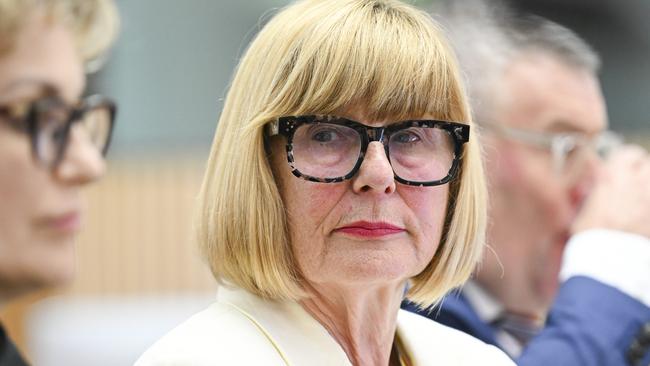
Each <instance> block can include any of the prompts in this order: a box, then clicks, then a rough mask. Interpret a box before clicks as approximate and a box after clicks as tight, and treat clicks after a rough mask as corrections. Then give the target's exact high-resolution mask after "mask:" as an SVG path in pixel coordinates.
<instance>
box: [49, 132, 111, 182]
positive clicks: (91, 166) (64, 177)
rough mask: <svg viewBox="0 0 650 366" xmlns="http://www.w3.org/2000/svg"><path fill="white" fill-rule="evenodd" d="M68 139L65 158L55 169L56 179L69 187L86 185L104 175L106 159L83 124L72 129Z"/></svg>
mask: <svg viewBox="0 0 650 366" xmlns="http://www.w3.org/2000/svg"><path fill="white" fill-rule="evenodd" d="M68 139H69V141H68V145H67V147H66V150H65V151H64V155H63V158H62V160H61V162H60V163H59V165H57V166H56V168H55V169H54V176H55V178H56V179H58V180H59V181H61V182H63V183H65V184H68V185H85V184H88V183H91V182H94V181H95V180H97V179H99V178H100V177H101V176H102V175H104V173H105V171H106V162H105V161H104V157H103V156H102V154H101V152H100V151H99V150H98V149H97V148H96V147H95V146H94V145H93V144H92V142H91V141H90V137H89V136H88V133H87V132H86V131H85V129H84V127H83V126H82V125H81V124H76V125H74V126H73V127H72V130H71V131H70V135H69V136H68Z"/></svg>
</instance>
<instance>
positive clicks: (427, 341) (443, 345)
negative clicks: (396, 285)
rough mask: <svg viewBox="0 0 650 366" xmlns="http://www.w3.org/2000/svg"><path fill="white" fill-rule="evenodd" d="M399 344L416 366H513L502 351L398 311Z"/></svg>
mask: <svg viewBox="0 0 650 366" xmlns="http://www.w3.org/2000/svg"><path fill="white" fill-rule="evenodd" d="M398 328H399V332H400V333H399V334H400V337H402V341H403V342H405V344H406V346H407V348H408V349H409V350H410V352H411V353H412V355H413V357H414V358H415V359H416V360H420V364H423V365H428V364H450V365H451V364H453V365H479V364H483V365H495V366H499V365H504V366H505V365H508V366H510V365H515V364H514V362H513V361H512V359H510V357H508V356H507V355H506V354H505V353H504V352H503V351H502V350H500V349H498V348H497V347H494V346H492V345H489V344H486V343H484V342H483V341H481V340H479V339H477V338H474V337H472V336H471V335H469V334H466V333H463V332H461V331H459V330H456V329H453V328H450V327H448V326H445V325H442V324H440V323H437V322H435V321H433V320H431V319H428V318H426V317H423V316H421V315H418V314H414V313H411V312H408V311H405V310H400V312H399V315H398Z"/></svg>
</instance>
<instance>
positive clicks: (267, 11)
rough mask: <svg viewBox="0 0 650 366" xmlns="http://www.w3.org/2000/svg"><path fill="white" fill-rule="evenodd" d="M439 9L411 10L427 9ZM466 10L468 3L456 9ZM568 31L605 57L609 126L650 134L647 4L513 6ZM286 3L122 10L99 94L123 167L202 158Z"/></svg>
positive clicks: (192, 0) (567, 1)
mask: <svg viewBox="0 0 650 366" xmlns="http://www.w3.org/2000/svg"><path fill="white" fill-rule="evenodd" d="M434 1H435V0H428V1H427V0H422V1H411V2H413V3H415V4H417V5H418V6H421V7H423V8H425V9H426V8H427V7H429V6H430V5H431V3H433V2H434ZM456 1H463V0H456ZM509 2H510V3H511V4H512V5H513V6H514V7H516V8H519V9H523V10H527V11H530V12H533V13H537V14H540V15H542V16H545V17H548V18H550V19H552V20H555V21H557V22H559V23H561V24H564V25H566V26H568V27H570V28H572V29H574V30H576V31H577V32H578V33H580V34H581V35H582V36H583V37H584V38H586V39H587V40H588V41H589V42H590V43H591V44H592V45H593V46H594V47H595V48H596V50H597V51H598V52H599V53H600V54H601V55H602V58H603V60H604V68H603V70H602V74H601V80H602V83H603V88H604V92H605V96H606V98H607V102H608V107H609V113H610V120H611V125H612V127H613V128H614V129H615V130H618V131H621V132H624V133H625V134H626V135H628V136H631V137H632V138H639V136H645V135H649V134H650V131H649V130H650V122H649V118H648V117H649V116H650V62H649V61H648V60H650V22H649V21H648V20H647V19H648V16H650V2H649V1H647V0H627V1H624V2H622V1H616V0H510V1H509ZM287 3H288V1H285V0H256V1H223V0H186V1H177V0H155V1H154V0H139V1H127V0H118V5H119V7H120V13H121V16H122V21H123V27H122V32H121V36H120V39H119V42H118V44H117V46H116V47H115V49H114V51H113V54H112V56H111V58H110V60H109V62H108V63H107V65H106V67H105V68H104V70H103V71H102V72H100V73H99V74H98V75H96V76H95V77H94V82H93V85H94V89H95V90H99V91H101V92H103V93H106V94H109V95H112V96H114V97H115V98H116V99H117V100H118V103H119V108H120V110H119V120H118V127H117V135H116V138H115V140H114V141H115V145H114V149H113V150H112V153H111V154H112V155H113V156H114V157H117V158H123V157H126V156H133V154H136V155H142V154H144V155H145V156H152V155H154V156H157V155H160V154H162V155H169V154H175V153H178V152H189V153H191V154H198V155H202V156H205V154H207V151H208V148H209V145H210V142H211V139H212V135H213V132H214V129H215V126H216V121H217V119H218V116H219V113H220V110H221V107H222V105H223V98H224V96H225V93H226V90H227V87H228V82H229V80H230V77H231V75H232V73H233V69H234V67H235V65H236V64H237V61H238V59H239V57H240V56H241V55H242V53H243V52H244V50H245V48H246V45H247V43H248V41H249V40H250V39H251V38H252V37H253V36H254V35H255V33H256V32H257V31H258V30H259V28H260V27H261V25H263V24H264V22H265V20H266V19H268V17H270V16H272V14H273V13H274V11H275V10H277V9H278V8H279V7H282V6H283V5H285V4H287Z"/></svg>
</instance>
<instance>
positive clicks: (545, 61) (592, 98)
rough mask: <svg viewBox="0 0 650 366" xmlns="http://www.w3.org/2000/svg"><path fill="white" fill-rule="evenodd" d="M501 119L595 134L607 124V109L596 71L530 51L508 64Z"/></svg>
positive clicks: (550, 129) (551, 129) (516, 124)
mask: <svg viewBox="0 0 650 366" xmlns="http://www.w3.org/2000/svg"><path fill="white" fill-rule="evenodd" d="M502 83H503V84H502V89H501V90H502V91H503V93H502V95H501V96H500V103H499V107H498V118H499V121H498V122H499V123H504V124H506V125H510V126H512V127H518V128H525V129H530V130H535V131H545V132H578V133H585V134H594V133H597V132H599V131H602V130H603V129H605V128H607V111H606V107H605V101H604V98H603V95H602V92H601V90H600V84H599V82H598V79H597V78H596V76H595V75H594V74H592V73H591V72H589V71H587V70H582V69H577V68H575V67H572V66H569V65H566V64H564V63H562V62H560V61H558V60H556V59H554V58H553V57H551V56H546V55H542V54H531V55H527V56H525V57H520V58H518V59H516V60H515V61H513V62H512V63H511V64H510V65H509V67H507V68H506V70H505V73H504V76H503V79H502Z"/></svg>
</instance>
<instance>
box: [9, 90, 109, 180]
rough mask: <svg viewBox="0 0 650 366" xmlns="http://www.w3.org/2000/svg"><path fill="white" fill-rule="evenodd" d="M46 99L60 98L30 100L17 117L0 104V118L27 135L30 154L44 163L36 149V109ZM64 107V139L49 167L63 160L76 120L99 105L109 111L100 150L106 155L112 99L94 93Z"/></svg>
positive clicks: (50, 96) (46, 98) (51, 167)
mask: <svg viewBox="0 0 650 366" xmlns="http://www.w3.org/2000/svg"><path fill="white" fill-rule="evenodd" d="M46 100H56V101H58V102H60V101H61V99H60V98H59V97H57V96H55V95H49V96H45V97H42V98H39V99H37V100H35V101H33V102H31V103H30V104H29V107H28V110H27V113H25V115H24V116H21V117H19V118H15V117H14V116H11V115H10V112H9V108H10V107H8V106H0V120H6V121H7V122H9V124H10V125H11V126H13V127H14V128H16V129H18V130H20V131H21V132H25V133H27V134H28V135H29V140H30V144H31V150H32V154H33V156H34V158H35V159H36V160H37V161H39V162H40V163H43V164H45V162H44V160H43V158H42V156H41V154H40V153H39V151H38V150H39V149H38V137H39V129H38V122H39V121H38V118H37V116H38V110H37V109H38V104H39V103H44V102H45V101H46ZM66 107H67V108H68V109H69V115H68V119H67V121H65V127H64V140H63V142H62V143H61V145H60V146H59V147H58V149H57V152H56V156H55V158H54V160H53V161H52V163H50V165H49V166H48V167H49V168H50V169H55V168H56V167H57V166H58V165H59V164H60V163H61V161H62V160H63V157H64V156H65V151H66V149H67V148H68V144H69V137H70V131H71V129H72V126H73V125H74V124H75V123H77V122H81V121H82V120H83V118H82V117H83V116H84V115H85V113H87V112H88V111H90V110H93V109H96V108H99V107H105V108H106V109H107V110H108V113H109V117H110V118H109V128H108V135H107V136H106V143H105V144H104V147H103V148H102V150H101V151H100V153H101V155H102V157H106V153H107V152H108V147H109V146H110V144H111V140H112V137H113V129H114V127H115V116H116V115H117V106H116V104H115V102H114V101H113V100H112V99H110V98H108V97H105V96H103V95H100V94H94V95H90V96H87V97H85V98H83V99H82V100H81V101H80V102H79V103H78V104H77V105H75V106H66Z"/></svg>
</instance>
